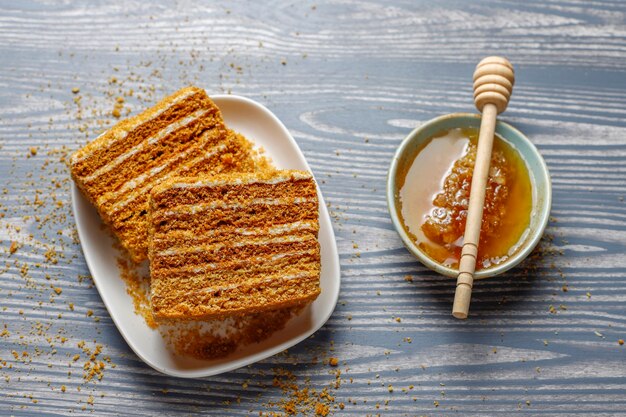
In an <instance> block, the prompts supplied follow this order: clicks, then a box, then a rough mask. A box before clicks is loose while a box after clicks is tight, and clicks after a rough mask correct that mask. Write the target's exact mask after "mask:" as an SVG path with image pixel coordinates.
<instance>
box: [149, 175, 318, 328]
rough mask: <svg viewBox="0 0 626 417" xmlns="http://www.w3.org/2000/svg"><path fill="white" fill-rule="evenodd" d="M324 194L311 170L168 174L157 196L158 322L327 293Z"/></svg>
mask: <svg viewBox="0 0 626 417" xmlns="http://www.w3.org/2000/svg"><path fill="white" fill-rule="evenodd" d="M318 204H319V203H318V198H317V188H316V185H315V180H314V179H313V177H312V175H311V174H310V173H308V172H305V171H297V170H280V171H270V172H264V173H252V174H222V175H215V176H212V177H195V178H178V179H172V180H168V181H165V182H164V183H163V184H160V185H158V186H156V187H155V188H153V189H152V191H151V193H150V210H149V217H150V244H149V245H150V250H149V257H150V276H151V300H152V310H153V314H154V316H155V318H156V319H157V320H167V319H188V320H198V319H208V318H217V317H225V316H229V315H238V314H250V313H258V312H264V311H268V310H274V309H278V308H284V307H289V306H295V305H302V304H306V303H308V302H311V301H312V300H314V299H315V298H316V297H317V296H318V295H319V293H320V286H319V279H320V246H319V242H318V240H317V235H318V231H319V221H318V220H319V219H318Z"/></svg>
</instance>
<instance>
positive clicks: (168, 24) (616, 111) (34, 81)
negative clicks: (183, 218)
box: [0, 0, 626, 416]
mask: <svg viewBox="0 0 626 417" xmlns="http://www.w3.org/2000/svg"><path fill="white" fill-rule="evenodd" d="M625 15H626V4H625V3H624V2H621V1H610V0H598V1H594V2H587V1H582V0H570V1H560V0H554V1H551V0H548V1H545V0H544V1H528V2H520V1H517V2H514V1H506V0H498V1H474V2H468V1H461V0H445V1H438V2H430V1H409V0H394V1H389V2H375V1H361V0H334V1H328V2H289V1H283V0H274V1H269V2H254V3H253V2H250V3H248V2H243V1H233V2H225V3H222V4H220V3H206V4H205V3H202V2H196V1H183V2H175V1H166V0H159V1H155V2H150V3H148V2H140V1H124V2H122V1H95V2H87V1H76V2H49V1H39V2H38V1H24V2H9V1H4V2H0V216H2V217H1V218H0V247H1V249H0V251H1V252H0V253H2V255H1V256H2V262H0V309H1V310H2V311H1V316H0V359H1V360H0V377H1V378H0V398H1V399H0V415H19V416H22V415H24V416H26V415H29V416H30V415H38V416H43V415H82V414H86V415H98V416H100V415H102V416H108V415H143V416H146V415H157V414H163V415H189V414H206V415H218V416H233V415H258V412H259V411H267V410H278V411H280V407H271V406H268V403H271V402H278V401H280V400H281V399H285V398H288V393H287V394H286V393H284V392H283V391H282V390H281V389H280V388H279V387H275V386H273V379H274V376H275V375H276V371H275V370H274V369H275V368H281V369H287V370H290V371H291V372H293V375H294V376H295V378H296V382H297V384H298V386H300V387H302V388H303V387H307V386H308V387H311V388H314V389H317V390H320V389H323V388H327V387H329V386H331V385H332V384H333V383H334V382H335V375H334V374H333V371H334V369H331V368H330V367H329V366H328V364H327V363H325V360H327V358H328V357H330V356H334V357H337V358H339V360H340V364H339V369H341V371H342V375H341V378H342V384H341V387H340V388H338V389H335V388H332V387H331V389H330V392H331V394H332V395H333V396H335V403H336V404H338V403H340V402H343V403H344V404H345V408H344V409H343V410H341V409H338V408H337V409H333V410H331V411H332V412H333V413H335V415H358V416H362V415H376V414H379V413H380V414H381V415H399V416H401V415H410V416H413V415H429V416H433V415H437V416H438V415H441V416H444V415H446V416H447V415H473V416H478V415H484V416H509V415H513V414H525V415H550V416H572V415H596V416H609V415H610V416H613V415H626V346H620V345H619V344H618V339H626V318H625V314H626V279H625V276H626V203H625V202H624V197H626V122H625V120H626V82H625V81H624V80H625V79H626V78H625V77H626V72H625V70H624V68H625V67H624V62H625V61H626V22H625ZM493 54H502V55H504V56H507V57H508V58H509V59H510V60H511V62H512V63H513V64H514V65H515V66H516V76H517V80H516V91H515V95H514V96H513V98H512V100H511V103H510V105H509V108H508V109H507V112H506V114H505V115H504V117H503V119H504V120H506V121H507V122H510V123H512V124H513V125H515V126H516V127H518V128H519V129H521V130H522V131H523V132H524V133H526V134H527V136H529V137H530V138H531V140H532V141H533V142H534V143H535V144H536V145H537V146H538V147H539V149H540V150H541V152H542V154H543V155H544V157H545V159H546V162H547V163H548V165H549V168H550V171H551V174H552V180H553V188H554V194H553V200H554V203H553V210H552V215H553V220H552V221H551V223H550V225H549V228H548V231H547V233H546V236H545V238H544V239H543V241H542V243H541V250H539V251H537V252H536V253H535V254H534V255H533V257H532V259H529V260H527V261H526V262H525V263H524V264H523V265H522V266H521V267H519V268H516V269H514V270H513V271H511V272H509V273H507V274H505V275H504V276H502V277H499V278H494V279H490V280H488V281H483V282H479V283H477V284H476V285H475V287H474V292H473V301H472V319H471V320H468V321H466V322H459V321H457V320H455V319H453V318H452V317H451V316H450V314H449V311H450V306H451V301H452V297H453V293H454V281H453V280H448V279H445V278H442V277H440V276H438V275H436V274H434V273H432V272H430V271H428V270H426V269H425V268H424V267H423V266H421V265H420V264H419V263H417V262H416V261H415V260H414V259H413V258H412V257H411V256H410V255H409V253H408V252H407V251H406V250H405V249H404V248H403V247H402V244H401V241H400V239H399V238H398V236H397V235H396V233H395V231H394V229H393V226H392V224H391V222H390V219H389V215H388V213H387V207H386V202H385V179H386V178H385V177H386V172H387V168H388V166H389V163H390V161H391V157H392V155H393V152H394V150H395V148H396V147H397V145H398V144H399V142H400V141H401V140H402V138H403V137H404V136H405V135H406V134H408V132H409V131H410V130H411V129H413V128H414V127H416V126H418V125H420V124H421V123H424V122H425V121H427V120H429V119H430V118H432V117H435V116H438V115H440V114H444V113H451V112H459V111H461V112H473V111H474V109H473V102H472V83H471V74H472V71H473V69H474V66H475V65H476V63H477V62H478V61H479V60H480V59H481V58H482V57H484V56H488V55H493ZM189 83H194V84H197V85H199V86H201V87H204V88H205V89H207V91H209V93H211V92H215V93H222V92H232V93H236V94H240V95H244V96H249V97H251V98H253V99H256V100H258V101H260V102H262V103H264V104H265V105H267V106H268V107H269V108H270V109H271V110H272V111H274V112H275V113H276V114H277V115H278V116H279V117H280V118H281V119H282V121H283V122H284V123H285V125H286V126H287V127H288V129H289V130H290V131H291V132H292V134H293V135H294V136H295V138H296V140H297V142H298V143H299V145H300V147H301V148H302V150H303V152H304V154H305V155H306V157H307V159H308V161H309V163H310V165H311V167H312V169H313V172H314V174H315V175H316V177H317V179H318V181H319V183H320V185H321V188H322V191H323V193H324V196H325V198H326V200H327V202H328V203H329V204H330V209H331V212H332V215H333V221H334V228H335V232H336V234H337V240H338V245H339V249H340V253H341V264H342V277H341V278H342V290H341V295H340V302H339V305H338V306H337V309H336V311H335V313H334V315H333V316H332V317H331V319H330V320H329V322H328V324H327V325H326V326H325V327H323V328H322V329H321V330H320V331H319V332H317V333H316V334H315V335H314V336H313V337H311V338H310V339H309V340H307V341H305V342H303V343H301V344H300V345H298V346H297V347H295V348H293V349H292V350H290V351H289V352H288V353H284V354H280V355H277V356H275V357H272V358H270V359H268V360H265V361H263V362H261V363H258V364H255V365H253V366H249V367H246V368H243V369H240V370H237V371H234V372H231V373H228V374H224V375H220V376H216V377H213V378H206V379H199V380H182V379H176V378H170V377H165V376H163V375H160V374H158V373H157V372H156V371H153V370H152V369H150V368H149V367H147V366H146V365H145V364H143V362H141V360H139V359H138V358H137V357H136V356H135V355H134V354H133V353H132V352H131V351H130V349H129V348H128V347H127V345H126V344H125V342H124V340H123V339H122V338H121V337H120V335H119V333H118V332H117V330H116V328H115V326H114V325H113V323H112V321H111V319H110V317H109V316H108V314H107V311H106V309H105V307H104V305H103V304H102V301H101V299H100V297H99V295H98V293H97V290H96V289H95V288H94V287H93V285H92V283H91V281H90V279H89V277H88V271H87V267H86V265H85V261H84V259H83V256H82V253H81V249H80V245H79V244H78V242H77V238H76V232H75V228H74V224H73V217H72V216H71V213H70V209H69V204H70V197H69V178H68V177H69V174H68V172H67V169H66V168H65V165H64V164H63V162H62V161H61V159H62V158H63V157H64V156H66V155H67V153H68V152H69V150H72V149H76V148H77V147H79V146H81V145H82V144H84V143H85V142H86V141H87V140H88V138H93V137H95V135H96V134H97V133H98V132H99V131H101V130H102V129H103V128H104V127H106V126H107V125H110V124H111V123H112V122H113V117H111V111H112V109H113V107H114V103H115V100H116V97H118V96H123V97H125V103H124V109H125V110H124V112H125V111H126V109H128V111H130V112H131V113H136V112H138V111H139V110H140V109H142V108H144V107H145V106H147V105H148V104H150V103H153V102H155V101H156V100H157V99H159V98H160V97H162V96H164V95H165V94H167V93H170V92H172V91H174V90H176V89H178V88H179V87H181V86H183V85H186V84H189ZM73 88H78V89H79V90H80V91H79V92H76V93H73V92H72V89H73ZM130 89H133V95H132V96H131V95H130V94H129V90H130ZM31 148H32V149H31ZM12 242H15V244H13V249H15V250H14V251H12V250H11V245H12ZM11 252H14V253H11ZM407 276H409V277H411V279H412V280H407V279H406V277H407ZM564 289H566V291H564ZM70 303H72V304H71V305H72V306H73V308H72V307H71V305H70ZM397 319H399V320H397ZM5 330H6V331H5ZM408 338H410V339H408ZM81 341H84V345H83V348H80V347H78V344H79V343H81ZM81 344H82V343H81ZM96 345H102V353H100V354H99V355H98V358H103V361H104V363H105V366H106V368H105V371H104V373H103V377H102V379H101V380H98V377H97V375H96V376H95V377H94V378H93V379H91V380H90V381H87V380H86V378H85V377H84V376H83V373H84V372H85V371H84V370H83V366H84V364H85V362H88V365H87V366H88V370H89V369H92V361H90V360H89V354H87V353H85V351H84V349H85V348H87V349H89V351H90V352H92V353H93V349H95V346H96ZM24 352H25V353H24ZM77 354H78V355H79V358H78V359H77V360H76V361H74V357H75V355H77ZM105 357H109V358H110V362H108V361H106V360H105ZM87 379H88V378H87ZM62 386H65V392H62V390H61V387H62ZM410 386H412V388H409V387H410ZM309 414H311V412H309Z"/></svg>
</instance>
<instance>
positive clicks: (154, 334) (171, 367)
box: [72, 95, 340, 378]
mask: <svg viewBox="0 0 626 417" xmlns="http://www.w3.org/2000/svg"><path fill="white" fill-rule="evenodd" d="M211 98H212V99H213V101H214V102H215V103H216V104H217V105H218V107H219V108H220V110H221V111H222V115H223V117H224V120H225V121H226V124H227V125H228V127H229V128H231V129H233V130H235V131H237V132H239V133H242V134H243V135H244V136H246V137H247V138H249V139H250V140H251V141H253V142H254V143H255V144H256V146H258V147H262V148H263V149H265V154H266V155H267V156H269V157H270V158H272V161H273V162H274V165H275V166H276V167H277V168H282V169H301V170H307V171H311V169H310V168H309V165H308V164H307V162H306V160H305V159H304V155H303V154H302V152H301V151H300V148H299V147H298V145H297V143H296V142H295V140H294V139H293V137H292V136H291V134H290V133H289V132H288V131H287V129H286V128H285V126H284V125H283V124H282V123H281V121H280V120H278V118H277V117H276V116H275V115H274V114H273V113H272V112H270V111H269V110H268V109H267V108H265V107H264V106H262V105H261V104H259V103H257V102H255V101H253V100H250V99H248V98H244V97H239V96H232V95H216V96H212V97H211ZM318 195H319V202H320V206H319V216H320V218H319V223H320V230H319V242H320V248H321V263H322V268H321V279H320V286H321V288H322V292H321V294H320V296H319V297H318V298H317V299H316V300H315V301H314V302H313V303H312V304H311V305H310V306H308V307H307V308H306V309H305V310H304V311H302V312H301V313H300V314H299V315H298V316H296V317H294V318H292V319H291V320H290V321H289V322H288V323H287V325H286V326H285V328H284V329H283V330H281V331H279V332H276V333H275V334H273V335H272V336H271V337H270V338H268V339H266V340H264V341H263V342H261V343H256V344H252V345H248V346H244V347H242V348H240V349H239V350H237V351H236V352H234V353H233V354H231V355H229V356H227V357H225V358H222V359H219V360H210V361H209V360H206V361H203V360H197V359H193V358H187V357H181V356H179V355H176V354H175V353H174V352H172V351H171V350H170V349H169V348H168V346H167V343H166V341H165V340H164V339H163V338H162V336H161V334H160V333H159V331H158V330H153V329H151V328H150V327H148V326H147V325H146V323H145V321H144V319H143V317H141V316H140V315H137V314H135V313H134V310H133V301H132V299H131V297H130V296H129V295H128V294H127V293H126V284H125V283H124V281H123V280H122V279H121V277H120V271H119V270H118V267H117V263H116V259H117V257H118V256H119V253H118V251H117V250H116V249H114V248H113V240H112V238H111V237H110V236H109V234H108V233H107V232H106V231H105V230H103V229H102V227H101V221H100V217H99V216H98V214H97V212H96V210H95V208H93V207H92V206H91V204H89V202H88V201H87V199H86V198H84V197H83V195H82V194H81V193H80V192H79V191H78V189H77V188H76V186H75V185H74V184H72V209H73V211H74V217H75V219H76V226H77V228H78V235H79V237H80V242H81V245H82V248H83V252H84V254H85V259H86V261H87V266H88V267H89V271H90V272H91V275H92V277H93V280H94V282H95V284H96V287H97V288H98V291H99V292H100V296H101V297H102V301H104V304H105V305H106V307H107V309H108V310H109V314H111V318H112V319H113V322H115V325H116V326H117V328H118V329H119V331H120V333H121V334H122V336H123V337H124V339H125V340H126V342H127V343H128V345H129V346H130V348H131V349H132V350H133V351H134V352H135V353H136V354H137V356H139V357H140V358H141V359H142V360H143V361H144V362H145V363H147V364H148V365H150V366H151V367H153V368H154V369H156V370H157V371H159V372H163V373H164V374H168V375H173V376H178V377H185V378H199V377H206V376H211V375H216V374H219V373H222V372H227V371H231V370H233V369H237V368H240V367H242V366H246V365H249V364H251V363H254V362H257V361H260V360H262V359H265V358H267V357H269V356H272V355H275V354H276V353H279V352H281V351H283V350H285V349H288V348H290V347H291V346H293V345H295V344H296V343H299V342H301V341H302V340H304V339H305V338H307V337H308V336H310V335H311V334H313V333H314V332H315V331H317V330H318V329H319V328H320V327H322V326H323V325H324V323H326V321H327V320H328V318H329V317H330V315H331V314H332V312H333V310H334V309H335V305H336V304H337V298H338V297H339V281H340V272H339V255H338V253H337V244H336V242H335V234H334V232H333V228H332V224H331V221H330V217H329V215H328V210H327V209H326V204H325V203H324V199H323V198H322V194H321V192H320V191H319V186H318Z"/></svg>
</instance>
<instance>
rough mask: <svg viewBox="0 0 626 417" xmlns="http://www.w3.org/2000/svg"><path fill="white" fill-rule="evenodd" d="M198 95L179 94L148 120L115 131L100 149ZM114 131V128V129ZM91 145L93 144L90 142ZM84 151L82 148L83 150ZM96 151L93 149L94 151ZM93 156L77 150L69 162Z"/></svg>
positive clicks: (190, 93)
mask: <svg viewBox="0 0 626 417" xmlns="http://www.w3.org/2000/svg"><path fill="white" fill-rule="evenodd" d="M196 93H198V90H195V89H190V90H188V91H185V92H184V93H182V94H180V95H179V96H177V97H175V98H174V99H173V100H172V102H171V103H170V104H169V106H166V107H164V108H162V109H159V110H157V111H156V112H155V113H154V114H152V115H151V116H150V117H149V118H147V119H143V118H139V119H138V120H136V121H135V123H133V124H132V125H131V126H129V127H127V128H126V129H124V130H122V131H119V130H118V131H115V133H114V134H113V136H112V137H111V138H110V139H109V140H107V141H106V142H105V143H104V144H102V146H101V147H107V148H108V147H110V146H111V145H113V144H114V143H115V142H117V141H120V140H122V139H124V138H126V136H128V134H129V133H130V132H132V131H133V130H135V129H136V128H137V127H139V126H141V125H142V124H144V123H148V122H151V121H152V120H154V119H156V118H157V117H159V116H160V115H162V114H163V113H164V112H166V111H168V110H169V109H170V108H172V107H173V106H174V105H176V104H178V103H180V102H181V101H183V100H185V99H187V98H189V97H191V96H192V95H194V94H196ZM114 129H115V128H114ZM106 133H107V132H103V133H101V134H100V135H98V137H97V138H96V139H95V140H98V139H100V138H101V137H102V136H103V135H105V134H106ZM92 143H93V142H92ZM83 149H84V148H83ZM95 150H96V149H94V151H95ZM91 155H93V151H92V152H85V151H83V150H82V149H81V150H79V151H78V152H76V153H75V154H73V155H72V157H71V160H70V162H71V163H72V164H76V163H78V162H80V161H82V160H84V159H87V158H88V157H89V156H91Z"/></svg>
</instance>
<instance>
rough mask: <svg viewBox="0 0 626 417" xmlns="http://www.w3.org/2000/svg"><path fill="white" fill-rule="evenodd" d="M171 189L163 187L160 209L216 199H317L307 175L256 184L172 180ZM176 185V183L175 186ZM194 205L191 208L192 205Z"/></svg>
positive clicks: (229, 200) (313, 186)
mask: <svg viewBox="0 0 626 417" xmlns="http://www.w3.org/2000/svg"><path fill="white" fill-rule="evenodd" d="M171 184H172V187H171V189H164V190H163V191H162V192H161V195H160V198H161V201H162V202H161V206H160V207H161V208H163V209H165V208H170V209H172V210H176V208H177V207H179V206H182V207H181V209H182V210H193V208H192V207H193V206H196V205H197V206H198V207H202V206H203V205H206V204H216V203H217V202H220V201H222V202H227V203H228V204H235V203H238V202H240V201H242V200H246V201H247V200H249V199H259V200H260V199H272V198H275V197H278V198H286V197H289V196H292V197H293V198H317V189H316V188H315V183H312V182H311V181H309V180H306V179H304V178H294V180H293V181H280V182H278V181H277V182H276V183H273V184H272V183H269V182H262V181H261V182H256V183H248V184H246V183H242V182H238V183H233V184H223V183H216V184H211V185H210V186H209V184H206V185H205V186H202V185H201V184H202V183H200V184H199V183H196V182H191V181H190V182H185V183H176V182H172V183H171ZM174 184H175V185H176V186H174ZM190 206H192V207H190Z"/></svg>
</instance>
